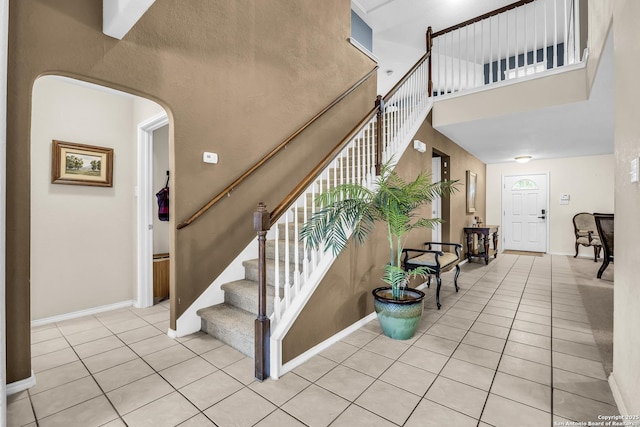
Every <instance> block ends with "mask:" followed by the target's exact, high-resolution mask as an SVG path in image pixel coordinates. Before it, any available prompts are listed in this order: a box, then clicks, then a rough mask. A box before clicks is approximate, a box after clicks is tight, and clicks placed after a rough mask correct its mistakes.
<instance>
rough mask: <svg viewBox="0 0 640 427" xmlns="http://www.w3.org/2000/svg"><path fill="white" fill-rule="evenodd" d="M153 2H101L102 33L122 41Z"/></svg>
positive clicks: (137, 0) (122, 0) (115, 0)
mask: <svg viewBox="0 0 640 427" xmlns="http://www.w3.org/2000/svg"><path fill="white" fill-rule="evenodd" d="M155 1H156V0H102V32H103V33H104V34H106V35H108V36H110V37H113V38H115V39H118V40H122V38H123V37H124V36H125V35H126V34H127V33H128V32H129V31H130V30H131V29H132V28H133V27H134V25H136V23H137V22H138V21H139V20H140V18H142V15H144V14H145V13H146V12H147V10H148V9H149V8H150V7H151V5H152V4H153V3H155Z"/></svg>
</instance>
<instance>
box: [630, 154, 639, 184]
mask: <svg viewBox="0 0 640 427" xmlns="http://www.w3.org/2000/svg"><path fill="white" fill-rule="evenodd" d="M638 162H639V160H638V157H636V158H635V159H633V160H631V168H630V171H629V175H630V176H631V182H632V183H633V182H638Z"/></svg>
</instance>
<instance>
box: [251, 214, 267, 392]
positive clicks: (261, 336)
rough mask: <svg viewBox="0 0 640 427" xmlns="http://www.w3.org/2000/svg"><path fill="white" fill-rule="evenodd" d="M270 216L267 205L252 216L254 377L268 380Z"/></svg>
mask: <svg viewBox="0 0 640 427" xmlns="http://www.w3.org/2000/svg"><path fill="white" fill-rule="evenodd" d="M270 217H271V216H270V215H269V212H267V205H265V204H264V203H262V202H261V203H258V210H257V211H256V212H254V214H253V228H254V230H256V232H257V233H258V318H257V319H256V321H255V338H254V346H255V358H254V360H255V377H256V379H257V380H259V381H263V380H265V379H267V378H269V334H270V328H271V322H270V320H269V317H268V316H267V256H266V241H267V231H268V230H269V225H270V224H269V223H270Z"/></svg>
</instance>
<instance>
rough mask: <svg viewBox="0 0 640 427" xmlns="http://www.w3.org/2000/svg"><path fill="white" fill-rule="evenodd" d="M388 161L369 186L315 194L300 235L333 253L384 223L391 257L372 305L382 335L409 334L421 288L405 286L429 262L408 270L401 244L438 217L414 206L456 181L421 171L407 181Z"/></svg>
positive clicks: (417, 311) (417, 319)
mask: <svg viewBox="0 0 640 427" xmlns="http://www.w3.org/2000/svg"><path fill="white" fill-rule="evenodd" d="M393 166H394V165H393V164H392V163H391V162H388V163H386V164H385V165H383V166H382V169H381V173H380V176H379V177H377V178H376V180H375V183H374V185H373V186H372V188H368V187H367V186H364V185H360V184H342V185H338V186H336V187H334V188H331V189H329V190H327V191H325V192H323V193H322V194H320V196H319V197H318V199H317V202H316V203H317V204H318V208H319V209H318V211H317V212H315V213H314V214H313V215H312V216H311V218H309V220H308V221H307V222H306V223H305V224H304V226H303V227H302V231H301V233H300V238H301V239H302V240H304V241H305V243H306V246H307V247H308V248H311V249H318V248H320V247H321V246H322V245H324V250H329V249H331V250H332V251H333V253H334V255H337V254H338V253H340V252H341V251H342V249H344V247H345V246H346V245H347V243H348V241H349V233H351V236H352V238H353V240H355V241H357V242H358V243H360V244H362V243H364V242H365V241H366V240H367V237H368V236H369V234H370V232H371V231H372V230H373V229H374V227H375V225H376V224H378V223H381V224H384V225H385V227H386V229H387V238H388V241H389V262H388V263H387V264H385V265H384V266H383V267H382V270H383V274H382V280H383V281H384V282H385V283H386V284H387V285H388V286H384V287H378V288H376V289H374V290H373V296H374V306H375V310H376V313H377V315H378V320H379V321H380V326H381V327H382V330H383V332H384V334H385V335H387V336H389V337H391V338H395V339H409V338H411V337H412V336H413V334H414V333H415V330H416V328H417V327H418V324H419V323H420V317H421V316H422V311H423V299H424V296H425V295H424V293H423V292H421V291H419V290H417V289H412V288H409V287H408V282H409V279H410V278H412V277H416V276H421V277H426V276H427V274H428V273H429V269H428V267H419V268H416V269H414V270H411V271H409V272H407V271H405V270H404V269H403V268H402V261H401V256H402V250H403V248H404V244H405V241H406V237H407V234H408V233H409V232H410V231H412V230H414V229H417V228H425V227H428V228H432V227H433V226H434V225H435V224H437V223H439V222H441V220H440V219H439V218H421V217H419V216H418V214H417V210H418V208H420V207H421V206H424V205H427V204H430V203H431V202H432V201H433V200H434V198H436V197H439V196H440V197H446V196H448V195H449V194H451V193H453V192H454V191H455V190H456V182H457V181H449V180H446V181H439V182H432V180H431V174H430V173H429V172H428V171H422V172H421V173H419V174H418V176H417V177H416V178H415V179H414V180H413V181H409V182H407V181H405V180H404V179H402V178H401V177H400V176H399V175H398V174H397V172H396V171H395V170H394V168H393Z"/></svg>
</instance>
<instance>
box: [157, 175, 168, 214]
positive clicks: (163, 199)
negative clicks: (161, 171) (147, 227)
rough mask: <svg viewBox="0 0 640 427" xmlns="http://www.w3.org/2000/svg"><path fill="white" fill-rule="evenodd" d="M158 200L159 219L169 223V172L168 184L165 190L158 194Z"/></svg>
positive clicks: (165, 185)
mask: <svg viewBox="0 0 640 427" xmlns="http://www.w3.org/2000/svg"><path fill="white" fill-rule="evenodd" d="M156 198H157V199H158V219H159V220H160V221H169V171H167V182H166V183H165V184H164V188H163V189H162V190H160V191H158V192H157V193H156Z"/></svg>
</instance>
